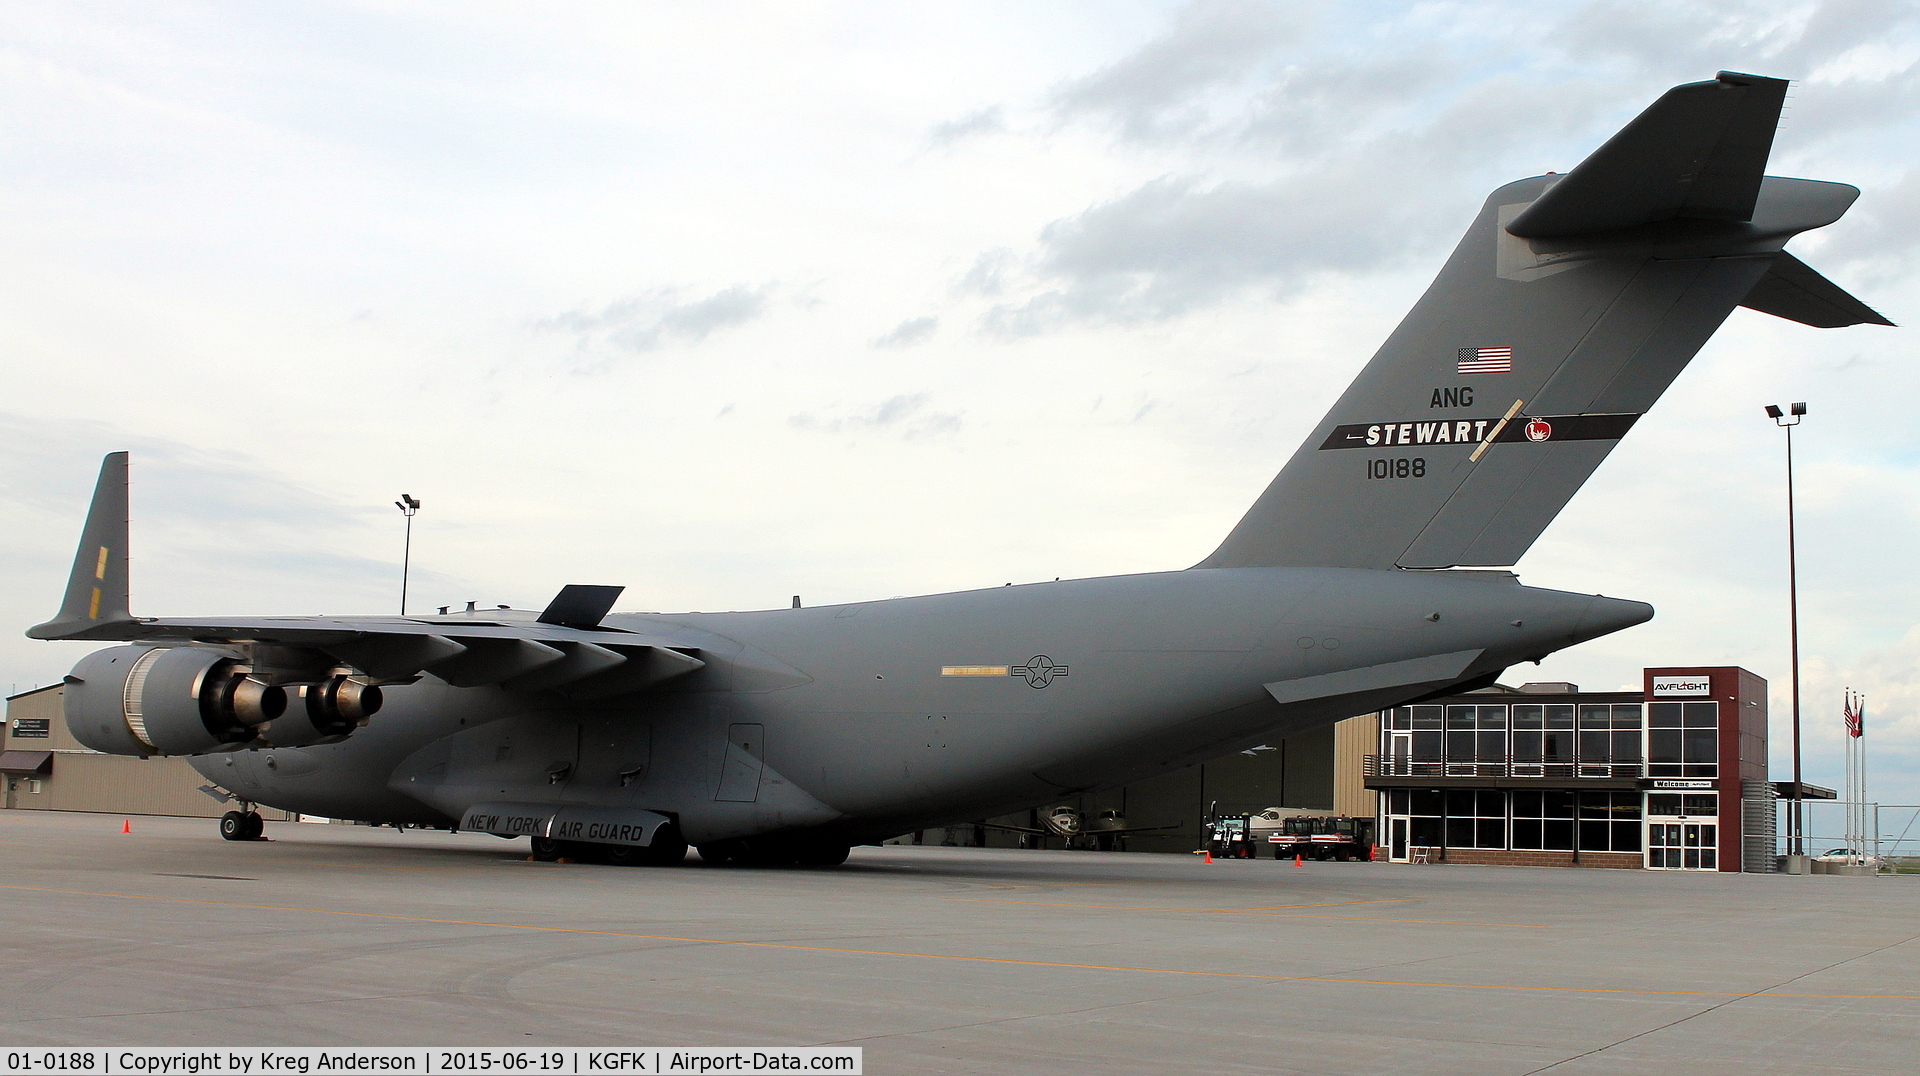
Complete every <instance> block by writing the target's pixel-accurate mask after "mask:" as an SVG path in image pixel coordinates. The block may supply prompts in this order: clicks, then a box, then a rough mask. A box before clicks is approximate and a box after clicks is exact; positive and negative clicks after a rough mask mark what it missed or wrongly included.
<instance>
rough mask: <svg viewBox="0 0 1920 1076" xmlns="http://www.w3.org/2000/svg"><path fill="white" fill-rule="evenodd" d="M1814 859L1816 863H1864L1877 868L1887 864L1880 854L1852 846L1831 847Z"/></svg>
mask: <svg viewBox="0 0 1920 1076" xmlns="http://www.w3.org/2000/svg"><path fill="white" fill-rule="evenodd" d="M1813 861H1814V862H1815V863H1863V864H1865V865H1867V866H1869V867H1873V868H1875V869H1878V868H1880V867H1884V866H1886V860H1884V859H1881V858H1880V857H1879V856H1870V855H1868V854H1866V853H1865V852H1856V851H1854V850H1853V849H1851V848H1829V849H1827V850H1826V851H1824V852H1822V853H1820V854H1819V855H1817V856H1814V857H1813Z"/></svg>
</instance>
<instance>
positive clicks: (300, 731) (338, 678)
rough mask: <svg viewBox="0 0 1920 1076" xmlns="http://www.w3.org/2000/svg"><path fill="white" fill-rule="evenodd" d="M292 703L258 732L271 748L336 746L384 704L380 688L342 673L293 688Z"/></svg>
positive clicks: (364, 725)
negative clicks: (329, 744)
mask: <svg viewBox="0 0 1920 1076" xmlns="http://www.w3.org/2000/svg"><path fill="white" fill-rule="evenodd" d="M293 690H294V697H295V701H293V702H292V704H291V705H289V706H288V707H287V712H286V713H284V714H282V715H281V716H279V717H276V718H274V719H273V720H272V721H271V722H269V723H267V724H266V725H264V726H262V727H261V728H260V729H259V733H260V739H261V741H262V742H263V743H264V744H268V745H271V746H273V747H311V746H314V745H316V744H326V743H339V742H340V741H341V740H344V739H346V738H347V737H348V736H351V735H353V732H354V730H355V729H359V728H364V727H366V724H367V719H368V718H370V717H372V716H373V715H374V714H375V713H377V712H379V710H380V704H381V703H382V702H383V701H385V700H384V699H383V698H382V697H381V694H380V688H379V687H378V686H376V685H374V684H368V683H364V682H362V681H360V680H356V679H353V678H352V677H351V676H349V675H347V674H346V673H345V672H341V671H336V672H335V673H334V675H332V676H330V677H328V678H327V679H325V680H322V681H321V682H319V683H317V684H302V685H300V686H299V687H297V688H294V689H293Z"/></svg>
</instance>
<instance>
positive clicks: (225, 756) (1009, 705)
mask: <svg viewBox="0 0 1920 1076" xmlns="http://www.w3.org/2000/svg"><path fill="white" fill-rule="evenodd" d="M1786 88H1787V83H1786V82H1785V81H1783V80H1780V79H1772V78H1762V77H1758V76H1753V75H1742V74H1735V73H1731V72H1722V73H1721V74H1720V75H1719V76H1718V77H1716V78H1715V79H1713V80H1711V81H1706V82H1697V83H1690V84H1687V85H1683V86H1678V87H1675V88H1674V89H1672V90H1670V91H1668V92H1667V93H1666V94H1665V95H1663V96H1662V97H1661V98H1660V99H1659V100H1658V101H1656V102H1655V103H1654V104H1653V105H1652V106H1650V107H1649V108H1648V109H1647V110H1646V111H1645V112H1643V113H1642V114H1641V115H1640V116H1639V117H1638V118H1636V119H1634V120H1633V121H1632V122H1631V123H1630V124H1628V125H1627V126H1626V127H1625V128H1624V129H1623V130H1621V131H1620V132H1619V133H1618V134H1617V135H1615V136H1614V137H1613V138H1612V139H1610V140H1608V141H1607V142H1606V143H1605V144H1604V145H1602V146H1601V147H1600V148H1599V149H1598V150H1596V151H1594V152H1593V153H1592V154H1591V155H1590V156H1588V157H1587V158H1586V159H1585V160H1584V161H1582V162H1581V163H1580V164H1579V165H1578V166H1577V167H1575V168H1574V169H1573V170H1571V171H1570V172H1567V173H1566V174H1564V175H1553V174H1549V175H1543V176H1535V177H1533V178H1530V179H1522V180H1519V181H1517V182H1513V183H1509V184H1507V185H1505V186H1503V187H1500V188H1499V189H1497V190H1496V191H1494V192H1493V194H1492V195H1491V196H1490V197H1489V198H1488V199H1487V200H1486V202H1485V204H1484V205H1483V206H1482V208H1481V209H1480V212H1479V215H1478V216H1477V217H1476V218H1475V219H1474V221H1473V224H1472V225H1471V226H1470V227H1469V228H1468V229H1467V233H1466V236H1465V237H1464V238H1463V239H1462V240H1461V241H1460V243H1459V245H1458V247H1457V248H1456V249H1455V250H1454V252H1453V254H1452V256H1451V257H1450V258H1448V260H1447V262H1446V264H1445V266H1444V268H1443V269H1442V270H1441V272H1440V274H1439V276H1438V277H1437V278H1436V279H1435V280H1434V282H1433V284H1432V285H1431V287H1430V288H1429V289H1428V291H1427V292H1426V294H1425V295H1424V296H1423V297H1422V298H1421V299H1420V300H1419V302H1418V303H1417V305H1415V306H1414V308H1413V310H1412V311H1411V312H1410V313H1409V314H1408V315H1407V316H1406V318H1405V320H1404V321H1402V322H1401V324H1400V326H1399V327H1398V328H1397V329H1396V330H1395V331H1394V332H1393V334H1392V335H1391V336H1389V337H1388V339H1387V340H1386V342H1385V344H1383V345H1382V346H1381V348H1380V349H1379V351H1378V352H1377V353H1376V354H1375V355H1374V356H1373V358H1372V360H1371V361H1370V362H1369V363H1368V364H1367V365H1366V367H1365V368H1364V369H1363V370H1362V371H1361V372H1360V375H1359V377H1358V378H1357V379H1356V380H1355V381H1354V382H1353V384H1352V386H1351V387H1349V388H1348V389H1347V391H1346V393H1345V394H1344V395H1342V396H1341V397H1340V399H1339V401H1338V402H1337V403H1335V404H1334V405H1333V408H1332V409H1331V410H1330V411H1329V412H1328V413H1327V415H1326V417H1325V418H1324V419H1322V420H1321V422H1320V424H1319V426H1318V427H1316V428H1315V429H1314V431H1313V433H1312V435H1311V437H1309V439H1308V440H1307V441H1306V443H1304V444H1303V445H1301V446H1300V448H1299V449H1298V451H1296V452H1295V453H1294V455H1293V457H1292V459H1291V460H1290V461H1289V462H1288V463H1287V464H1286V466H1285V468H1284V469H1283V470H1281V471H1280V473H1279V475H1278V476H1277V477H1276V478H1274V480H1273V482H1272V484H1271V485H1270V486H1269V487H1268V488H1267V490H1266V491H1265V492H1264V493H1263V494H1261V496H1260V497H1259V499H1258V500H1257V501H1256V502H1255V503H1254V504H1253V506H1252V508H1251V509H1250V510H1249V511H1248V512H1247V513H1246V516H1245V518H1243V519H1242V520H1241V521H1240V523H1239V524H1238V525H1237V526H1235V527H1234V528H1233V530H1232V531H1231V533H1229V534H1228V535H1227V536H1226V538H1225V540H1224V541H1223V542H1222V543H1221V544H1220V546H1219V548H1218V549H1216V550H1214V551H1213V552H1212V553H1211V554H1209V555H1208V556H1207V557H1206V558H1205V559H1203V560H1201V561H1200V562H1199V563H1198V564H1196V565H1194V566H1193V567H1191V568H1188V569H1186V570H1184V571H1167V572H1156V573H1149V574H1144V575H1130V576H1118V577H1111V578H1092V579H1070V580H1064V581H1055V582H1051V583H1039V584H1034V585H1028V586H1007V587H997V588H994V589H990V590H978V591H966V592H960V593H950V594H933V595H927V596H923V597H913V598H899V599H893V600H888V601H874V602H861V603H855V604H849V605H839V606H828V607H823V608H791V609H786V608H782V609H770V610H764V611H757V612H731V613H683V614H653V613H647V614H637V613H635V614H612V613H610V610H611V608H612V605H613V602H614V600H615V598H616V597H617V595H618V594H619V588H617V587H590V586H570V587H567V588H566V589H564V590H563V591H561V593H560V594H559V595H558V596H557V597H556V598H555V599H554V600H553V602H552V603H551V604H549V605H548V606H547V607H546V609H545V610H543V611H540V612H537V613H536V612H532V611H522V610H513V609H494V610H472V611H469V612H466V613H455V614H452V615H438V616H284V617H261V616H246V617H202V618H184V619H179V618H164V619H150V618H145V617H135V616H134V615H132V613H131V612H130V611H129V599H128V578H127V577H128V571H127V564H128V560H127V532H128V527H127V456H126V454H125V453H114V454H112V455H109V456H108V457H107V458H106V460H105V462H104V464H103V466H102V468H101V473H100V480H99V484H98V486H97V488H96V489H95V492H94V496H93V502H92V506H91V509H90V511H89V513H88V515H87V519H86V523H85V526H84V528H83V531H82V534H81V541H80V549H79V553H78V555H77V557H76V559H75V561H74V566H73V573H72V576H71V578H70V580H69V582H68V585H67V590H66V595H65V599H64V602H63V604H62V605H61V608H60V611H59V613H58V615H57V616H55V618H54V619H53V620H51V621H49V622H47V623H45V624H41V625H39V626H37V627H35V628H32V629H31V630H30V631H29V632H28V634H29V635H31V636H32V637H34V638H40V639H88V640H103V641H118V642H122V643H126V644H130V645H122V646H116V647H113V648H110V649H106V650H101V651H98V652H96V653H93V654H91V655H89V656H87V657H85V658H83V659H82V660H81V661H80V662H79V664H78V665H76V666H75V667H74V669H73V671H72V673H71V675H69V676H68V677H67V678H66V684H67V687H66V693H65V707H66V718H67V721H68V723H69V724H70V726H71V728H72V730H73V733H74V735H75V736H76V737H77V738H78V739H79V740H80V741H81V742H83V743H85V744H87V745H88V746H90V747H93V748H95V749H97V750H100V751H105V752H111V753H115V754H123V755H139V756H151V755H184V756H187V757H188V758H189V760H190V762H191V764H192V765H193V766H194V767H195V768H196V769H197V770H199V772H201V773H202V774H204V775H206V777H207V778H208V779H209V780H210V781H212V782H213V783H214V784H215V785H217V786H219V787H220V788H223V789H226V790H228V791H230V792H231V793H233V794H234V795H236V796H238V797H239V798H240V799H241V800H242V801H244V804H245V805H253V804H266V805H271V806H274V807H279V808H285V809H287V810H292V811H300V812H307V813H312V814H318V815H327V816H332V817H337V818H351V819H360V820H367V821H375V822H384V823H392V824H396V825H419V826H438V827H457V828H458V829H461V830H478V831H484V832H487V833H493V834H497V835H500V836H505V837H531V838H532V841H533V851H534V854H535V855H536V856H540V857H546V858H555V857H559V856H561V855H575V856H590V855H598V856H600V857H603V858H605V859H608V860H611V861H613V862H619V863H631V864H669V863H676V862H679V861H681V860H682V859H683V857H684V856H685V854H686V849H687V845H688V844H689V843H692V844H693V845H695V846H697V847H698V849H699V852H700V855H701V858H702V859H704V860H706V861H709V862H714V863H758V864H793V863H799V864H814V865H829V864H834V863H839V862H842V861H844V860H845V858H846V856H847V853H848V849H849V846H851V845H854V844H859V843H864V842H871V841H877V840H880V839H883V838H886V837H889V836H892V835H895V834H899V833H903V832H906V831H910V830H915V829H922V828H928V827H934V826H941V825H946V824H951V823H959V822H965V821H969V820H973V819H979V818H986V817H992V816H995V815H1001V814H1006V813H1010V812H1013V811H1018V810H1024V809H1027V808H1030V807H1033V806H1036V805H1039V804H1044V803H1048V802H1050V801H1051V802H1057V801H1058V799H1059V798H1061V797H1063V796H1065V795H1070V794H1074V793H1079V792H1084V791H1089V790H1094V789H1099V788H1102V787H1107V786H1112V785H1115V784H1119V783H1123V782H1128V781H1134V780H1138V779H1141V778H1144V777H1148V776H1150V775H1153V774H1157V773H1162V772H1165V771H1168V770H1171V769H1174V768H1177V767H1181V766H1186V765H1189V764H1191V763H1194V762H1199V761H1203V760H1206V759H1210V758H1214V757H1217V756H1220V755H1224V754H1227V753H1230V752H1234V751H1239V750H1243V749H1247V748H1249V747H1252V746H1253V745H1257V744H1260V743H1262V742H1263V741H1265V740H1268V739H1269V738H1271V737H1275V736H1285V735H1289V734H1291V733H1295V732H1299V731H1303V730H1306V729H1311V728H1314V727H1316V726H1321V725H1325V724H1328V723H1331V722H1333V721H1335V720H1338V719H1340V718H1343V717H1346V716H1349V715H1352V714H1356V713H1365V712H1368V711H1372V710H1378V709H1381V708H1383V707H1390V706H1395V705H1400V704H1403V703H1407V702H1411V701H1416V700H1418V699H1421V698H1425V697H1430V696H1436V695H1443V694H1453V693H1457V692H1459V691H1463V690H1467V689H1470V688H1473V687H1476V686H1479V685H1484V684H1488V683H1491V682H1493V680H1494V678H1495V677H1496V676H1498V675H1499V674H1500V672H1501V671H1502V670H1503V669H1505V668H1506V667H1507V666H1509V665H1512V664H1514V663H1517V662H1521V661H1537V660H1538V659H1540V658H1543V657H1545V656H1546V655H1548V654H1551V653H1553V652H1554V651H1556V650H1559V649H1562V648H1564V647H1568V646H1572V645H1574V644H1576V643H1579V642H1582V641H1584V640H1587V639H1592V638H1595V637H1597V636H1601V635H1605V634H1608V633H1609V632H1614V631H1619V630H1620V629H1622V628H1626V627H1629V626H1631V625H1634V624H1638V623H1641V622H1643V621H1645V620H1647V619H1648V618H1650V617H1651V616H1652V615H1653V609H1652V607H1650V606H1648V605H1645V604H1642V603H1640V602H1636V601H1628V600H1623V599H1617V598H1608V597H1601V596H1596V595H1591V594H1573V593H1565V592H1561V591H1553V590H1543V589H1538V588H1533V587H1527V586H1523V585H1521V584H1520V582H1519V580H1518V578H1517V577H1515V576H1514V575H1513V574H1511V573H1510V572H1508V571H1505V570H1503V569H1504V568H1506V567H1508V566H1511V565H1513V564H1514V563H1515V562H1516V561H1517V560H1518V559H1519V558H1520V556H1521V555H1522V554H1523V553H1525V552H1526V551H1527V549H1528V547H1529V546H1531V545H1532V544H1533V542H1534V540H1535V539H1536V538H1537V537H1538V536H1539V535H1540V533H1541V531H1542V530H1543V529H1545V527H1546V526H1547V524H1548V523H1549V522H1551V521H1552V520H1553V518H1554V516H1555V515H1556V514H1557V513H1558V512H1559V510H1560V509H1561V507H1562V506H1564V505H1565V504H1566V503H1567V501H1568V500H1569V499H1570V498H1571V497H1572V496H1573V494H1574V493H1575V491H1577V490H1578V489H1579V487H1580V486H1581V484H1582V483H1584V482H1585V480H1586V479H1587V477H1588V475H1590V474H1591V473H1592V472H1593V470H1594V469H1595V468H1596V467H1597V466H1599V464H1600V461H1601V460H1602V459H1604V458H1605V457H1606V455H1607V453H1608V452H1609V451H1610V450H1611V449H1612V448H1613V446H1614V445H1615V444H1616V443H1618V442H1619V440H1620V438H1622V437H1623V436H1625V435H1626V433H1627V431H1628V430H1629V429H1630V428H1632V426H1633V424H1634V422H1635V421H1636V420H1637V419H1638V418H1639V417H1640V416H1641V415H1642V414H1644V413H1645V412H1646V411H1647V410H1648V409H1649V408H1650V407H1652V406H1653V404H1654V402H1655V401H1656V400H1657V399H1658V398H1659V396H1660V394H1661V393H1662V392H1663V391H1664V390H1665V389H1666V387H1667V385H1668V384H1669V383H1671V382H1672V381H1673V379H1674V378H1675V377H1676V376H1677V375H1678V374H1679V373H1680V371H1681V370H1682V369H1683V368H1684V367H1685V366H1686V364H1687V363H1688V361H1689V360H1691V358H1692V357H1693V355H1694V354H1695V352H1697V351H1698V350H1699V348H1700V347H1701V346H1702V345H1703V344H1704V343H1705V342H1706V341H1707V339H1708V338H1709V337H1710V336H1711V335H1712V334H1713V332H1714V331H1715V329H1717V328H1718V327H1719V325H1720V323H1721V322H1722V321H1723V320H1725V318H1726V317H1727V315H1728V314H1729V313H1730V312H1731V311H1732V310H1733V308H1734V307H1735V306H1746V307H1749V308H1752V309H1756V310H1760V311H1763V312H1766V313H1769V314H1774V315H1778V316H1780V317H1783V318H1788V319H1791V320H1794V321H1798V322H1802V323H1805V324H1808V325H1815V326H1823V327H1837V326H1843V325H1855V324H1863V323H1866V324H1881V325H1885V324H1890V322H1888V321H1887V320H1886V319H1885V318H1882V317H1881V316H1880V315H1878V314H1876V313H1875V312H1873V311H1872V310H1870V309H1868V308H1867V307H1866V306H1865V305H1863V304H1862V303H1861V302H1860V301H1859V300H1857V299H1855V298H1853V297H1852V296H1850V295H1848V294H1847V293H1846V292H1844V291H1842V290H1841V289H1840V288H1838V287H1836V286H1835V285H1833V284H1831V283H1829V282H1828V281H1827V280H1826V279H1824V278H1823V277H1821V276H1820V275H1819V274H1818V273H1816V272H1814V271H1813V270H1812V269H1810V268H1808V267H1807V266H1806V265H1804V264H1802V263H1801V262H1800V261H1799V260H1798V259H1796V258H1794V257H1793V256H1792V255H1790V254H1787V253H1786V252H1785V251H1784V249H1783V248H1784V246H1785V244H1786V243H1787V241H1788V240H1789V239H1791V238H1792V237H1793V236H1795V235H1796V234H1798V233H1800V232H1803V231H1806V230H1808V229H1813V228H1819V227H1822V226H1825V225H1827V224H1831V223H1833V222H1834V221H1836V220H1838V219H1839V218H1840V216H1841V214H1843V213H1844V212H1845V211H1846V209H1847V208H1848V207H1849V206H1850V205H1851V204H1852V203H1853V201H1854V199H1855V198H1856V197H1858V195H1859V191H1858V190H1856V189H1855V188H1853V187H1850V186H1846V185H1844V184H1840V183H1825V182H1816V181H1813V180H1805V179H1786V178H1780V177H1774V176H1766V175H1764V168H1765V164H1766V161H1767V157H1768V154H1769V153H1770V151H1771V148H1772V144H1773V134H1774V128H1775V126H1776V123H1777V121H1778V118H1779V114H1780V108H1781V103H1782V100H1783V98H1784V95H1785V92H1786ZM258 830H259V815H258V813H257V812H254V811H252V810H251V808H250V806H249V808H248V809H247V810H243V811H236V812H233V813H230V814H229V815H228V817H227V818H226V819H223V820H222V832H223V834H224V835H226V836H228V837H232V838H244V837H248V836H257V834H258Z"/></svg>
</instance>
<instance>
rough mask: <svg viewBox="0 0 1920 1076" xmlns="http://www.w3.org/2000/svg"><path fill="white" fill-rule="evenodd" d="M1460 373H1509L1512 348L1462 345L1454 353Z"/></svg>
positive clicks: (1511, 362) (1511, 363)
mask: <svg viewBox="0 0 1920 1076" xmlns="http://www.w3.org/2000/svg"><path fill="white" fill-rule="evenodd" d="M1454 358H1456V359H1458V360H1459V370H1460V372H1461V373H1462V374H1510V373H1512V372H1513V349H1512V348H1510V347H1463V348H1461V349H1460V350H1459V351H1457V352H1455V353H1454Z"/></svg>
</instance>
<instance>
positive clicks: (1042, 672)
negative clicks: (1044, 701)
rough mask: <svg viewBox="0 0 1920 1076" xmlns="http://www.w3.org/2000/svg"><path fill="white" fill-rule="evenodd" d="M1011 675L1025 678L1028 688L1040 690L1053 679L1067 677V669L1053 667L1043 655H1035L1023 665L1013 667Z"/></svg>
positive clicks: (1051, 662) (1063, 666) (1057, 666)
mask: <svg viewBox="0 0 1920 1076" xmlns="http://www.w3.org/2000/svg"><path fill="white" fill-rule="evenodd" d="M1013 675H1015V676H1024V677H1026V678H1027V686H1028V687H1031V688H1042V687H1046V686H1047V685H1048V684H1051V683H1053V678H1054V677H1056V676H1065V675H1067V667H1066V666H1065V665H1055V664H1054V663H1053V659H1052V658H1050V657H1048V656H1046V655H1045V654H1036V655H1034V656H1033V657H1030V658H1028V659H1027V663H1026V664H1025V665H1015V666H1014V667H1013Z"/></svg>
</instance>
